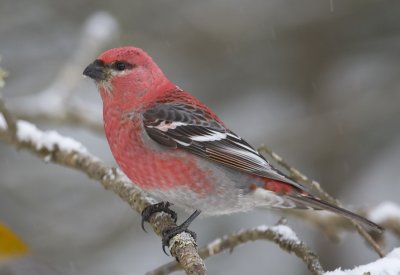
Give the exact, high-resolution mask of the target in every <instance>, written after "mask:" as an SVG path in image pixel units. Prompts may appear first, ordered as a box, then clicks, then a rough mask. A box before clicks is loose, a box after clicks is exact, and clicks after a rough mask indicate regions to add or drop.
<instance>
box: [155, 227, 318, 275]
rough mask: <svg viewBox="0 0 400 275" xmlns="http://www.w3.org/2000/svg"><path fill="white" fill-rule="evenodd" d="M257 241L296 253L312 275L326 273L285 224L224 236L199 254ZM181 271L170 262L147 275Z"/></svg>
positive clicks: (204, 256) (228, 249)
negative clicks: (272, 243)
mask: <svg viewBox="0 0 400 275" xmlns="http://www.w3.org/2000/svg"><path fill="white" fill-rule="evenodd" d="M257 240H267V241H272V242H274V243H276V244H278V245H279V246H280V247H281V248H282V249H283V250H285V251H287V252H289V253H294V254H295V255H296V256H297V257H299V258H300V259H301V260H302V261H303V262H304V263H305V264H306V265H307V268H308V270H309V271H310V272H311V274H322V273H323V272H324V270H323V268H322V266H321V264H320V262H319V260H318V256H317V255H316V254H315V253H314V252H313V251H311V250H310V249H309V248H308V247H307V245H306V244H305V243H304V242H302V241H301V240H299V238H298V237H297V235H296V233H295V232H293V230H292V229H291V228H290V227H288V226H286V225H283V224H278V225H275V226H271V227H269V226H265V225H261V226H258V227H256V228H252V229H247V230H242V231H240V232H238V233H235V234H231V235H228V236H224V237H222V238H219V239H216V240H214V241H212V242H211V243H209V244H208V245H207V246H205V247H204V248H201V249H200V250H199V254H200V256H201V257H202V258H203V259H206V258H208V257H211V256H213V255H216V254H219V253H221V252H223V251H232V250H233V249H234V248H235V247H236V246H239V245H241V244H244V243H247V242H250V241H257ZM179 269H180V266H179V264H178V263H176V262H170V263H168V264H165V265H163V266H161V267H159V268H157V269H156V270H154V271H152V272H149V273H147V275H166V274H169V273H172V272H174V271H177V270H179Z"/></svg>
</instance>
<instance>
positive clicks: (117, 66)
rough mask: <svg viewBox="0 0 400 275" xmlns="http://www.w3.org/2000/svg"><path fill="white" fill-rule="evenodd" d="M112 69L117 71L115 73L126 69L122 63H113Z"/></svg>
mask: <svg viewBox="0 0 400 275" xmlns="http://www.w3.org/2000/svg"><path fill="white" fill-rule="evenodd" d="M114 68H115V69H116V70H117V71H123V70H125V69H126V64H125V63H124V62H119V61H118V62H115V65H114Z"/></svg>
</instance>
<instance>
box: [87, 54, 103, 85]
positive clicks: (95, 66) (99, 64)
mask: <svg viewBox="0 0 400 275" xmlns="http://www.w3.org/2000/svg"><path fill="white" fill-rule="evenodd" d="M105 69H106V66H105V63H104V61H102V60H100V59H96V60H95V61H94V62H93V63H91V64H89V66H87V67H86V69H85V70H84V71H83V75H86V76H88V77H90V78H91V79H94V80H96V81H98V80H105V79H106V76H107V74H106V70H105Z"/></svg>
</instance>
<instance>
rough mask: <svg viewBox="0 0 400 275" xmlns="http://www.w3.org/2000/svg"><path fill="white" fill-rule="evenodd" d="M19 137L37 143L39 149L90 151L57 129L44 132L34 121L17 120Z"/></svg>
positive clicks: (21, 139)
mask: <svg viewBox="0 0 400 275" xmlns="http://www.w3.org/2000/svg"><path fill="white" fill-rule="evenodd" d="M17 138H18V140H20V141H25V142H32V143H33V144H36V149H37V150H41V149H43V148H45V149H47V150H50V151H51V150H53V149H54V148H56V147H58V148H59V149H60V150H62V151H67V152H71V151H76V152H80V153H83V154H85V153H87V152H88V151H87V149H86V148H85V147H84V146H83V145H82V144H81V143H80V142H78V141H76V140H74V139H72V138H70V137H63V136H61V135H60V134H59V133H57V132H56V131H46V132H42V131H40V130H39V129H38V128H36V126H35V125H33V124H32V123H29V122H27V121H23V120H19V121H18V122H17Z"/></svg>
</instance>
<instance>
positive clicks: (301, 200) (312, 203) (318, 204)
mask: <svg viewBox="0 0 400 275" xmlns="http://www.w3.org/2000/svg"><path fill="white" fill-rule="evenodd" d="M289 198H290V200H292V201H294V202H295V203H296V204H300V205H304V206H308V207H311V208H313V209H317V210H318V209H319V210H328V211H331V212H333V213H336V214H338V215H341V216H343V217H345V218H347V219H350V220H354V221H356V222H358V223H360V224H361V225H362V226H364V227H366V228H368V229H371V230H373V231H376V232H378V233H382V232H383V231H384V228H383V227H381V226H379V225H377V224H376V223H374V222H372V221H370V220H368V219H366V218H364V217H361V216H360V215H357V214H355V213H353V212H350V211H348V210H346V209H343V208H341V207H339V206H335V205H333V204H330V203H328V202H326V201H323V200H320V199H318V198H316V197H313V196H311V195H306V194H295V195H292V196H289Z"/></svg>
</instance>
